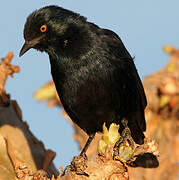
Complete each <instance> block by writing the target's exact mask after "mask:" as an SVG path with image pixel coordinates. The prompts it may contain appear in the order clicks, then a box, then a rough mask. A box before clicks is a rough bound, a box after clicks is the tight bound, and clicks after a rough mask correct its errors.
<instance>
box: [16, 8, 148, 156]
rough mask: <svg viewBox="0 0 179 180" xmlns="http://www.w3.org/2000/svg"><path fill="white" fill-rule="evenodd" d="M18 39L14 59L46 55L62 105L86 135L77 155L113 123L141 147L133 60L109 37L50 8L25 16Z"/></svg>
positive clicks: (142, 124)
mask: <svg viewBox="0 0 179 180" xmlns="http://www.w3.org/2000/svg"><path fill="white" fill-rule="evenodd" d="M24 39H25V43H24V45H23V46H22V49H21V50H20V54H19V56H22V55H23V54H24V53H26V52H27V51H28V50H29V49H31V48H33V49H36V50H39V51H41V52H46V53H47V54H48V55H49V59H50V65H51V66H50V67H51V74H52V78H53V81H54V83H55V87H56V90H57V92H58V95H59V97H60V100H61V102H62V105H63V107H64V109H65V111H66V112H67V114H68V115H69V117H70V118H71V119H72V121H73V122H74V123H75V124H77V125H78V126H79V127H80V128H81V129H82V130H84V131H85V132H86V133H87V135H88V136H89V138H88V140H87V142H86V144H85V146H84V147H83V149H82V151H81V153H80V155H79V156H83V155H85V154H86V151H87V149H88V147H89V145H90V143H91V142H92V140H93V139H94V137H95V134H96V133H97V132H102V126H103V124H104V123H105V124H106V126H107V127H109V126H110V124H111V123H116V124H119V125H120V129H119V132H120V133H121V134H128V135H130V136H131V138H132V140H133V141H134V142H135V143H136V144H139V145H140V144H143V143H144V138H145V135H144V132H145V131H146V121H145V114H144V110H145V107H146V105H147V99H146V95H145V91H144V88H143V85H142V82H141V79H140V77H139V74H138V72H137V69H136V66H135V64H134V59H133V58H132V57H131V55H130V54H129V52H128V51H127V49H126V47H125V46H124V44H123V42H122V40H121V39H120V37H119V36H118V35H117V34H116V33H115V32H113V31H111V30H108V29H104V28H101V27H99V26H98V25H96V24H94V23H92V22H88V21H87V18H86V17H84V16H82V15H80V14H78V13H75V12H73V11H71V10H67V9H64V8H62V7H59V6H56V5H50V6H46V7H43V8H40V9H38V10H35V11H34V12H32V13H31V14H30V15H29V16H28V17H27V20H26V23H25V26H24ZM126 129H128V131H125V130H126ZM123 132H127V133H123ZM126 136H127V135H126ZM123 138H124V139H125V137H123ZM129 139H130V138H129ZM118 144H120V143H118Z"/></svg>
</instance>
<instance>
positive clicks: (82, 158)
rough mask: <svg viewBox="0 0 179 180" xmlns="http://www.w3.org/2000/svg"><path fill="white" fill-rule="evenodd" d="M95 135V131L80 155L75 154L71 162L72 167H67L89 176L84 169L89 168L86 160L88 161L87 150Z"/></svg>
mask: <svg viewBox="0 0 179 180" xmlns="http://www.w3.org/2000/svg"><path fill="white" fill-rule="evenodd" d="M94 137H95V133H94V134H91V135H90V136H89V138H88V140H87V142H86V144H85V146H84V148H83V149H82V151H81V153H80V155H79V156H75V157H74V158H73V160H72V162H71V165H70V167H67V168H68V169H70V170H71V171H75V172H76V173H77V174H81V175H85V176H88V174H87V173H85V172H84V170H85V169H86V168H87V165H86V162H87V160H88V159H87V156H86V151H87V149H88V147H89V145H90V144H91V142H92V140H93V139H94Z"/></svg>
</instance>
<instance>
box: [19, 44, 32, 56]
mask: <svg viewBox="0 0 179 180" xmlns="http://www.w3.org/2000/svg"><path fill="white" fill-rule="evenodd" d="M30 48H32V47H31V46H30V44H28V43H27V42H25V43H24V45H23V46H22V48H21V51H20V53H19V57H21V56H22V55H23V54H25V52H27V51H28V50H29V49H30Z"/></svg>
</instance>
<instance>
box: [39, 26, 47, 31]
mask: <svg viewBox="0 0 179 180" xmlns="http://www.w3.org/2000/svg"><path fill="white" fill-rule="evenodd" d="M46 30H47V26H46V25H45V24H44V25H42V26H41V27H40V31H41V32H45V31H46Z"/></svg>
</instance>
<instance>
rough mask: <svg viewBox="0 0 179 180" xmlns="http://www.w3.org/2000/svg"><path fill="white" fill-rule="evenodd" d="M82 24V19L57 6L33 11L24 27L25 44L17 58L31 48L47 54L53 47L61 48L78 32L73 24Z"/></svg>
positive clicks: (84, 20)
mask: <svg viewBox="0 0 179 180" xmlns="http://www.w3.org/2000/svg"><path fill="white" fill-rule="evenodd" d="M84 22H86V19H85V18H84V17H82V16H80V15H79V14H77V13H74V12H72V11H69V10H66V9H63V8H61V7H58V6H47V7H44V8H41V9H39V10H36V11H34V12H33V13H32V14H30V15H29V16H28V18H27V21H26V24H25V26H24V39H25V43H24V45H23V47H22V49H21V51H20V54H19V56H22V55H23V54H24V53H25V52H27V51H28V50H29V49H31V48H35V49H37V50H40V51H46V52H49V51H51V49H53V47H55V46H56V47H57V46H58V48H60V47H59V46H62V47H63V46H64V41H65V40H66V39H67V38H68V37H70V36H73V33H75V32H77V31H78V28H75V24H78V25H79V24H83V23H84ZM76 27H77V26H76Z"/></svg>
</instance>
